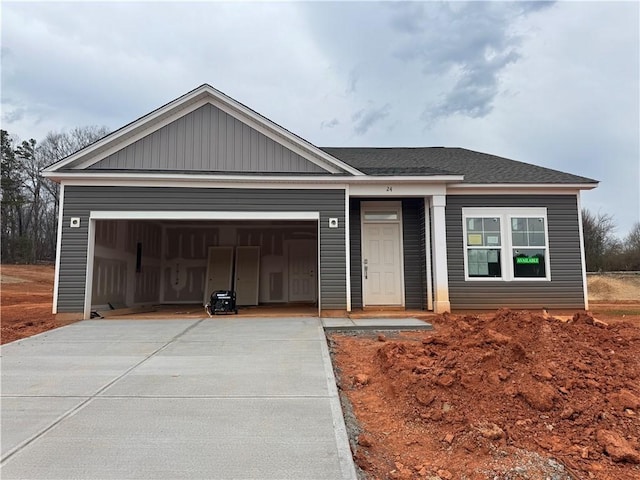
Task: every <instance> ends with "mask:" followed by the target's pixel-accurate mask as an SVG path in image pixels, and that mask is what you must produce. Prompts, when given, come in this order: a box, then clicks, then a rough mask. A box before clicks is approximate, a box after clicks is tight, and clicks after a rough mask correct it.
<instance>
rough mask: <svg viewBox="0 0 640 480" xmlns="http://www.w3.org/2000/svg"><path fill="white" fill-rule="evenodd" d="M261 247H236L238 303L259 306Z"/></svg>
mask: <svg viewBox="0 0 640 480" xmlns="http://www.w3.org/2000/svg"><path fill="white" fill-rule="evenodd" d="M259 278H260V247H236V282H235V285H236V286H235V290H236V303H237V304H238V305H258V291H259V286H260V285H259Z"/></svg>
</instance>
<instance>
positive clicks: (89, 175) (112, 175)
mask: <svg viewBox="0 0 640 480" xmlns="http://www.w3.org/2000/svg"><path fill="white" fill-rule="evenodd" d="M42 175H43V176H44V177H46V178H50V179H51V180H54V181H65V182H66V181H74V180H75V181H77V182H82V181H84V180H103V181H113V182H118V183H124V182H136V181H140V180H145V181H153V182H157V183H158V184H162V182H168V181H181V182H187V183H199V182H220V183H233V182H260V183H274V182H275V183H280V182H285V183H295V182H302V183H304V182H313V183H341V184H344V183H353V184H362V183H371V184H384V183H389V184H395V183H398V184H419V183H447V182H452V181H455V182H457V181H460V180H462V176H461V175H435V176H420V177H418V176H412V177H399V176H389V177H381V176H376V177H371V176H368V175H360V176H350V175H349V176H347V175H327V176H317V177H316V176H292V175H289V176H264V175H192V174H171V173H168V174H164V173H153V174H148V173H138V172H136V173H130V172H129V173H116V172H100V171H97V170H92V171H87V170H82V171H78V172H43V174H42Z"/></svg>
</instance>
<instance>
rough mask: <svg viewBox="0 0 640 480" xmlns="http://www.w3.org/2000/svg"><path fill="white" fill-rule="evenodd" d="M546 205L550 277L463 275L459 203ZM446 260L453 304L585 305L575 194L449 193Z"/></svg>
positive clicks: (468, 306) (475, 306)
mask: <svg viewBox="0 0 640 480" xmlns="http://www.w3.org/2000/svg"><path fill="white" fill-rule="evenodd" d="M465 207H487V208H490V207H505V208H508V207H546V208H547V223H548V232H549V245H548V255H549V260H550V270H551V281H549V282H547V281H529V282H528V281H511V282H504V281H491V280H483V281H465V279H464V245H463V240H464V239H463V224H462V209H463V208H465ZM446 224H447V264H448V270H449V271H448V273H449V299H450V301H451V308H452V309H454V310H462V309H486V308H492V309H493V308H498V307H510V308H542V307H548V308H584V291H583V284H582V263H581V256H580V234H579V229H578V205H577V198H576V196H575V195H495V196H484V195H449V196H447V205H446Z"/></svg>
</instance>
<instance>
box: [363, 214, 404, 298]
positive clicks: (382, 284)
mask: <svg viewBox="0 0 640 480" xmlns="http://www.w3.org/2000/svg"><path fill="white" fill-rule="evenodd" d="M362 243H363V252H362V269H363V293H364V299H363V300H364V305H365V306H370V305H402V285H403V282H402V255H401V253H402V252H401V248H400V224H399V223H363V242H362Z"/></svg>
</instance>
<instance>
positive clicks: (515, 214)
mask: <svg viewBox="0 0 640 480" xmlns="http://www.w3.org/2000/svg"><path fill="white" fill-rule="evenodd" d="M462 219H463V233H464V272H465V279H467V280H503V281H517V280H551V274H550V272H549V254H548V231H547V209H546V208H475V207H472V208H463V209H462Z"/></svg>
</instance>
